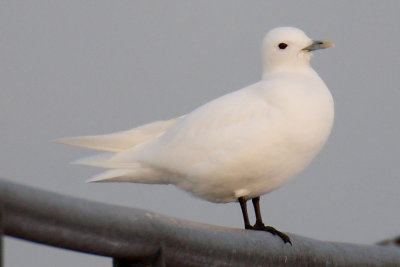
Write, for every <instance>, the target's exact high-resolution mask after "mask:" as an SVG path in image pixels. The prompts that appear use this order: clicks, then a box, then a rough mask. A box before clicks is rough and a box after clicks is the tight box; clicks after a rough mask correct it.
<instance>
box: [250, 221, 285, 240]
mask: <svg viewBox="0 0 400 267" xmlns="http://www.w3.org/2000/svg"><path fill="white" fill-rule="evenodd" d="M245 228H246V229H249V230H258V231H266V232H269V233H271V234H273V235H277V236H279V237H280V238H281V239H282V241H283V242H284V243H289V244H290V245H292V242H291V241H290V238H289V236H287V235H286V234H284V233H282V232H279V231H278V230H276V229H275V228H274V227H272V226H265V225H264V224H263V223H256V224H255V225H254V226H252V225H246V226H245Z"/></svg>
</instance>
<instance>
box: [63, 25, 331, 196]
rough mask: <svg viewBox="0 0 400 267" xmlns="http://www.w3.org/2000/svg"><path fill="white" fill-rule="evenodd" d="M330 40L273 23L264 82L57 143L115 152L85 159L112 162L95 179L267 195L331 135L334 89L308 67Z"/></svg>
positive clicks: (211, 192)
mask: <svg viewBox="0 0 400 267" xmlns="http://www.w3.org/2000/svg"><path fill="white" fill-rule="evenodd" d="M282 44H284V45H282ZM285 45H286V46H285ZM329 46H332V43H330V42H328V41H319V42H313V41H312V40H311V39H310V38H308V37H307V36H306V35H305V34H304V32H302V31H301V30H299V29H296V28H291V27H283V28H276V29H273V30H271V31H270V32H269V33H268V34H267V35H266V37H265V39H264V42H263V47H262V50H263V65H264V71H263V77H262V80H261V81H260V82H258V83H255V84H253V85H250V86H248V87H246V88H243V89H241V90H238V91H235V92H232V93H230V94H227V95H225V96H222V97H219V98H217V99H215V100H213V101H211V102H209V103H207V104H205V105H203V106H201V107H199V108H197V109H195V110H194V111H192V112H191V113H189V114H187V115H185V116H182V117H179V118H176V119H172V120H167V121H158V122H154V123H150V124H146V125H144V126H140V127H137V128H134V129H132V130H129V131H125V132H118V133H114V134H109V135H103V136H85V137H76V138H69V139H61V140H58V141H57V142H59V143H64V144H68V145H75V146H81V147H86V148H92V149H97V150H104V151H111V152H113V153H106V154H102V155H100V156H94V157H91V158H87V159H83V160H81V161H80V163H82V164H87V165H92V166H97V167H103V168H107V169H109V170H107V171H105V172H104V173H102V174H100V175H99V176H96V177H95V178H93V179H92V180H90V181H92V182H109V181H123V182H137V183H158V184H175V185H177V186H178V187H180V188H181V189H183V190H185V191H188V192H190V193H192V194H193V195H195V196H197V197H200V198H203V199H207V200H209V201H212V202H232V201H237V200H238V198H239V197H243V198H245V199H250V198H254V197H257V196H260V195H263V194H265V193H268V192H270V191H272V190H274V189H276V188H278V187H280V186H282V185H283V184H285V183H286V182H288V181H289V180H291V179H292V178H293V177H294V176H295V175H296V174H298V173H299V172H300V171H302V170H303V169H304V168H305V167H306V166H307V165H308V164H309V163H310V162H311V160H312V159H313V158H314V157H315V156H316V154H317V153H318V152H319V151H320V150H321V148H322V146H323V145H324V143H325V142H326V140H327V138H328V136H329V134H330V131H331V128H332V123H333V117H334V108H333V100H332V96H331V94H330V92H329V90H328V88H327V87H326V86H325V84H324V82H323V81H322V80H321V79H320V77H319V76H318V74H317V73H316V72H315V71H314V70H313V69H312V68H311V67H310V66H309V60H310V57H311V51H312V50H315V49H319V48H326V47H329Z"/></svg>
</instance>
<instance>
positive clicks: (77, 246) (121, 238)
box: [0, 180, 400, 266]
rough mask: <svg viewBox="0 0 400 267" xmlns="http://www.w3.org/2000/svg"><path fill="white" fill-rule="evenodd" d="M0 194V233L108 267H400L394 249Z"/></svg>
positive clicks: (34, 192) (53, 197)
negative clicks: (109, 260)
mask: <svg viewBox="0 0 400 267" xmlns="http://www.w3.org/2000/svg"><path fill="white" fill-rule="evenodd" d="M0 195H1V198H2V199H3V203H4V211H3V225H4V232H5V234H7V235H9V236H14V237H17V238H22V239H26V240H30V241H33V242H39V243H43V244H47V245H51V246H56V247H62V248H67V249H71V250H76V251H81V252H86V253H93V254H98V255H104V256H110V257H113V258H114V259H116V260H114V264H115V265H116V266H118V264H124V263H129V262H131V263H134V262H146V261H147V262H149V261H150V262H154V265H153V266H269V265H272V266H291V265H296V266H321V265H322V266H396V265H397V266H399V265H400V250H399V249H398V248H395V247H382V246H374V245H355V244H346V243H334V242H323V241H318V240H313V239H309V238H305V237H301V236H297V235H294V234H290V238H291V239H292V242H293V246H290V245H289V244H283V242H282V240H281V239H280V238H278V237H274V236H272V235H271V234H269V233H263V232H256V231H254V232H253V231H248V230H240V229H231V228H224V227H218V226H212V225H206V224H200V223H195V222H189V221H185V220H181V219H176V218H172V217H168V216H163V215H159V214H156V213H153V212H149V211H146V210H141V209H133V208H126V207H120V206H116V205H109V204H102V203H98V202H93V201H88V200H82V199H77V198H72V197H68V196H64V195H61V194H56V193H51V192H47V191H44V190H40V189H35V188H32V187H28V186H23V185H17V184H14V183H11V182H8V181H5V180H0ZM151 259H155V260H154V261H152V260H151ZM164 264H165V265H164ZM120 266H129V265H120ZM132 266H135V265H132ZM139 266H140V265H139ZM150 266H151V265H150Z"/></svg>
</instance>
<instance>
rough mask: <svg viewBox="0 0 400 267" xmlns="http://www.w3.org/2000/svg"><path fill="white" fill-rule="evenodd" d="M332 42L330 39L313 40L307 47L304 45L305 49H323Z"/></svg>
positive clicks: (331, 44)
mask: <svg viewBox="0 0 400 267" xmlns="http://www.w3.org/2000/svg"><path fill="white" fill-rule="evenodd" d="M333 45H334V44H333V43H332V42H331V41H327V40H324V41H313V43H312V44H311V45H309V46H307V47H304V48H303V50H305V51H313V50H317V49H324V48H328V47H331V46H333Z"/></svg>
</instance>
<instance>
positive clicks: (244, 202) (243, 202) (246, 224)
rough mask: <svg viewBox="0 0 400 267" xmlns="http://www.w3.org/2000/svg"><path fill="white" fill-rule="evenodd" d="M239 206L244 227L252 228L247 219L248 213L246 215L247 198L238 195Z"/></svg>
mask: <svg viewBox="0 0 400 267" xmlns="http://www.w3.org/2000/svg"><path fill="white" fill-rule="evenodd" d="M238 200H239V203H240V208H241V209H242V214H243V220H244V229H252V228H253V226H251V224H250V221H249V215H247V200H246V199H244V197H239V199H238Z"/></svg>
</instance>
